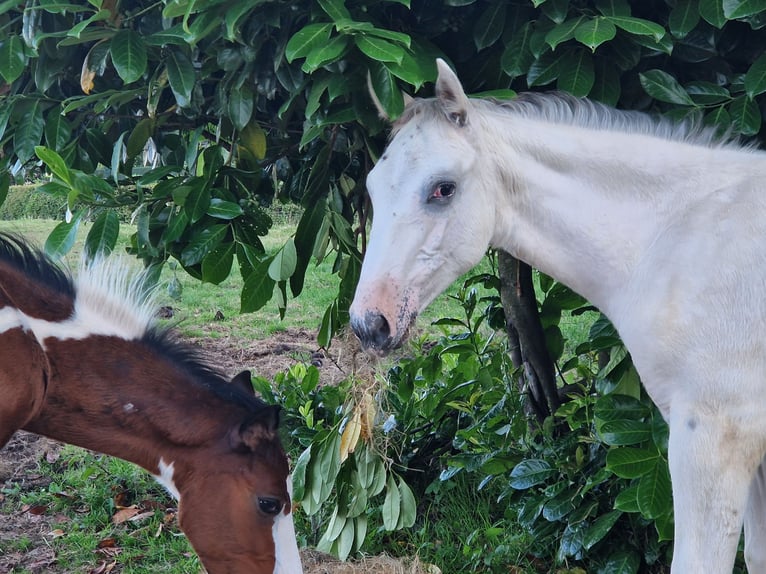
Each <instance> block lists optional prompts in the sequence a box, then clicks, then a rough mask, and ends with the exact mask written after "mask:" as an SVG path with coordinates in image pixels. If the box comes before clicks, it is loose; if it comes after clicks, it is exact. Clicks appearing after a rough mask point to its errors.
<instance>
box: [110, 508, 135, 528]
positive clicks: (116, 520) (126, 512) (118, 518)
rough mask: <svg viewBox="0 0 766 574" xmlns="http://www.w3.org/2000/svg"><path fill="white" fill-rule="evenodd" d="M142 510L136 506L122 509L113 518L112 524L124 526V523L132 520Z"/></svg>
mask: <svg viewBox="0 0 766 574" xmlns="http://www.w3.org/2000/svg"><path fill="white" fill-rule="evenodd" d="M139 512H141V510H140V509H139V508H138V506H136V505H135V504H134V505H133V506H128V507H127V508H121V509H120V510H118V511H117V512H115V513H114V515H113V516H112V524H122V523H123V522H125V521H127V520H130V519H131V518H133V517H134V516H135V515H136V514H138V513H139Z"/></svg>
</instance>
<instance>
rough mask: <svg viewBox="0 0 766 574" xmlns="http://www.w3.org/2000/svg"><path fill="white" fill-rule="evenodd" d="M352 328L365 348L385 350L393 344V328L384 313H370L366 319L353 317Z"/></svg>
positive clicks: (366, 314) (365, 316)
mask: <svg viewBox="0 0 766 574" xmlns="http://www.w3.org/2000/svg"><path fill="white" fill-rule="evenodd" d="M351 328H352V329H353V330H354V333H356V336H357V337H359V340H360V341H361V342H362V345H363V346H364V347H368V348H370V347H371V348H373V349H385V348H387V347H388V346H389V345H390V343H391V326H390V325H389V323H388V319H386V318H385V316H383V314H382V313H378V312H375V311H368V312H367V313H365V315H364V317H363V318H362V317H356V318H354V317H352V319H351Z"/></svg>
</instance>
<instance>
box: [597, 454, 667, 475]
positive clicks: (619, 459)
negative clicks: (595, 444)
mask: <svg viewBox="0 0 766 574" xmlns="http://www.w3.org/2000/svg"><path fill="white" fill-rule="evenodd" d="M660 462H661V460H660V453H658V452H657V451H656V450H655V449H648V448H611V449H609V452H607V453H606V468H608V469H609V470H611V471H612V472H613V473H614V474H616V475H617V476H619V477H620V478H637V477H639V476H643V475H645V474H648V473H649V472H651V471H652V470H653V469H654V467H656V466H657V465H658V464H660Z"/></svg>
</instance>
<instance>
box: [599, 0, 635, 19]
mask: <svg viewBox="0 0 766 574" xmlns="http://www.w3.org/2000/svg"><path fill="white" fill-rule="evenodd" d="M596 8H597V9H598V11H599V12H601V13H602V14H603V15H604V16H630V4H628V0H596Z"/></svg>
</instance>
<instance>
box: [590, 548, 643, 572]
mask: <svg viewBox="0 0 766 574" xmlns="http://www.w3.org/2000/svg"><path fill="white" fill-rule="evenodd" d="M640 565H641V557H640V556H639V555H638V554H637V553H636V552H633V551H631V550H622V549H621V550H617V551H616V552H613V553H612V554H611V555H610V556H609V558H608V559H607V561H606V564H604V566H603V567H602V568H599V570H598V572H599V574H637V573H638V567H639V566H640Z"/></svg>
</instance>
